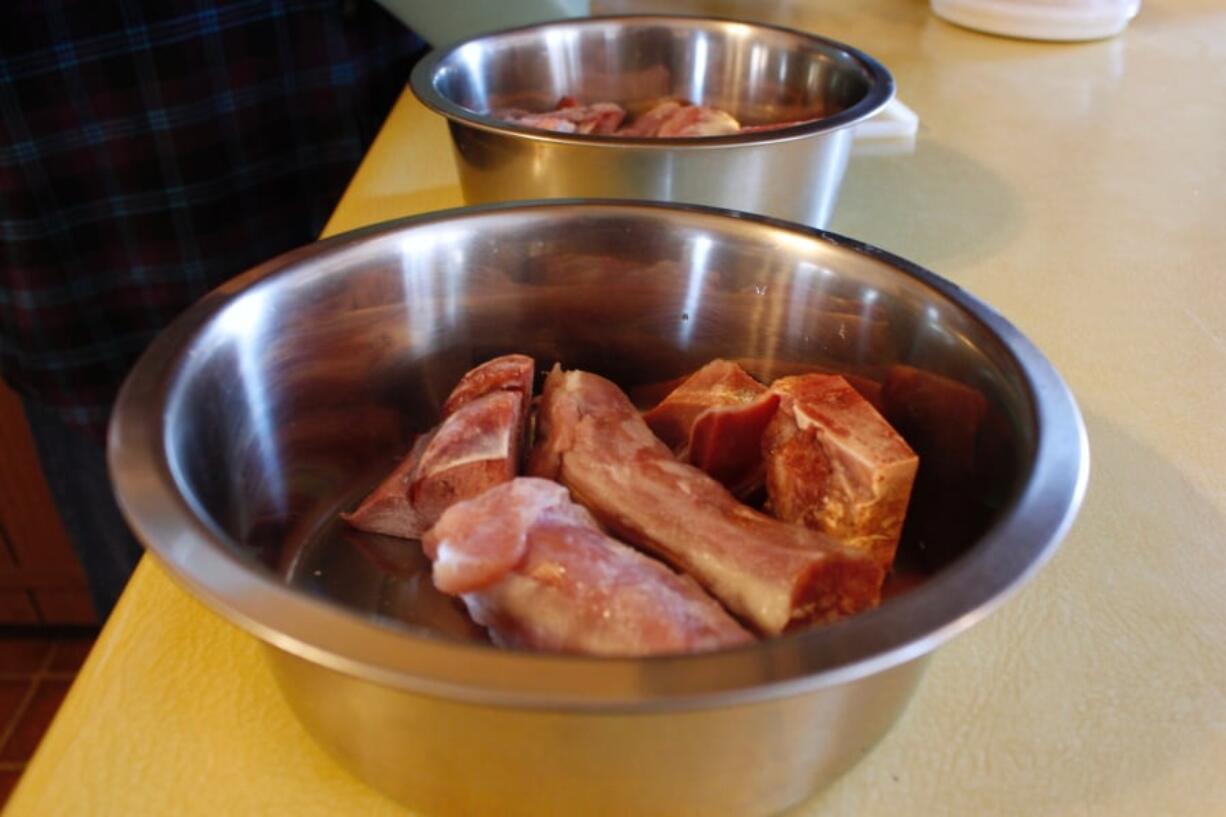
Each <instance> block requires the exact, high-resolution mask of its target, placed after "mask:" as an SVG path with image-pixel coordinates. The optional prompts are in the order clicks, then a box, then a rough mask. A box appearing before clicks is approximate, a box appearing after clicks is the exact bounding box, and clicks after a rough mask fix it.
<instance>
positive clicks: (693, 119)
mask: <svg viewBox="0 0 1226 817" xmlns="http://www.w3.org/2000/svg"><path fill="white" fill-rule="evenodd" d="M490 115H491V116H493V117H495V118H497V119H502V120H504V121H506V122H511V123H513V124H516V125H525V126H527V127H530V128H541V129H542V130H551V131H554V132H556V133H594V134H605V135H608V134H614V135H617V136H641V137H659V138H675V137H695V136H726V135H728V134H733V133H738V132H739V131H740V130H741V124H740V123H739V122H737V121H736V119H735V118H734V117H733V116H732V115H731V114H729V113H727V112H726V111H721V110H719V109H718V108H712V107H710V106H707V105H694V104H691V103H689V102H686V101H684V100H679V99H663V100H660V101H658V102H656V103H655V104H654V105H652V106H651V107H650V108H649V109H648V110H647V111H645V112H644V113H643V114H641V115H640V116H637V117H635V118H634V121H632V122H629V123H626V124H623V123H625V119H626V109H625V108H623V107H622V106H621V105H618V104H617V103H614V102H595V103H593V104H591V105H580V104H578V102H576V101H575V99H574V98H572V97H569V96H564V97H562V98H561V99H560V100H558V104H557V106H556V107H555V108H554V109H553V110H552V111H543V112H534V111H525V110H520V109H518V108H504V109H501V110H495V111H492V112H491V114H490Z"/></svg>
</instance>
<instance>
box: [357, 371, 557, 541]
mask: <svg viewBox="0 0 1226 817" xmlns="http://www.w3.org/2000/svg"><path fill="white" fill-rule="evenodd" d="M534 371H535V364H534V363H533V361H532V358H530V357H527V356H525V355H504V356H502V357H498V358H494V359H493V360H490V361H488V362H486V363H484V364H482V365H481V366H478V367H476V368H475V369H472V370H471V371H469V372H468V373H467V374H465V375H464V377H463V378H461V380H460V382H459V383H458V384H457V385H456V387H455V389H453V390H452V392H451V395H450V396H449V397H448V399H447V401H446V402H445V403H444V406H443V415H444V419H443V421H442V422H441V423H440V424H439V425H438V426H437V427H435V428H434V429H432V430H431V431H429V432H427V433H426V434H423V435H421V436H420V437H418V438H417V440H416V441H415V442H414V444H413V447H412V449H411V450H410V452H409V454H408V456H406V457H405V458H404V460H402V461H401V463H400V464H399V465H398V466H397V467H396V468H395V470H393V471H392V473H391V474H390V475H389V476H388V477H386V478H385V479H384V480H383V482H381V483H380V484H379V485H378V487H376V488H375V490H374V491H372V492H371V493H370V495H369V496H367V497H366V499H364V500H363V501H362V503H361V505H359V506H358V508H357V509H356V510H355V511H354V512H353V513H348V514H341V518H342V519H344V520H345V521H346V522H348V523H349V524H350V525H352V526H353V527H355V528H358V529H359V530H364V531H368V532H371V533H382V534H386V535H389V536H399V537H402V538H405V539H417V538H419V537H420V536H421V535H422V534H423V533H425V532H426V530H427V529H429V527H430V526H431V525H433V524H434V522H435V521H436V520H437V519H438V517H439V516H440V515H441V514H442V513H443V511H445V510H446V509H447V508H448V507H449V506H450V505H452V504H453V503H455V502H457V501H459V500H462V499H467V498H469V497H472V496H476V495H477V494H479V493H481V492H482V491H485V490H486V489H487V488H490V487H492V486H494V485H497V484H499V483H502V482H506V481H508V480H510V479H513V478H514V477H515V476H516V475H517V474H518V471H519V463H520V459H521V452H522V449H523V439H524V429H525V426H526V423H527V417H528V407H529V405H530V402H531V399H532V381H533V375H534Z"/></svg>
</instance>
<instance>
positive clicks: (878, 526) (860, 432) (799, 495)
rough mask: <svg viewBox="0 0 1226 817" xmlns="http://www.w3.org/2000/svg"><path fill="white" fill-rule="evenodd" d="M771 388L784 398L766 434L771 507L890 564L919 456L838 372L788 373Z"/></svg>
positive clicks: (785, 517)
mask: <svg viewBox="0 0 1226 817" xmlns="http://www.w3.org/2000/svg"><path fill="white" fill-rule="evenodd" d="M771 391H772V392H773V393H775V394H777V395H779V396H780V398H781V402H780V404H779V411H778V412H777V413H776V414H775V417H774V419H773V420H772V421H771V423H770V425H769V426H768V427H767V429H766V433H765V434H764V435H763V438H762V452H763V459H764V460H765V466H766V491H767V496H768V503H769V508H770V510H771V512H772V513H773V514H774V515H775V516H776V517H778V518H779V519H782V520H785V521H787V522H796V523H799V524H803V525H806V526H808V527H810V528H812V529H813V530H818V531H821V532H823V533H826V534H828V535H830V536H832V537H834V538H836V539H838V540H839V541H841V542H843V543H844V544H846V545H849V546H851V547H855V548H858V549H862V550H864V551H865V552H867V553H870V554H872V556H873V557H874V558H875V559H876V560H877V562H878V563H879V564H880V565H881V567H882V569H883V570H888V569H889V568H890V565H891V564H892V563H893V561H894V553H895V551H896V550H897V549H898V538H899V535H900V534H901V533H902V523H903V518H904V516H905V515H906V512H907V502H908V500H909V498H910V496H911V488H912V485H913V483H914V481H915V472H916V468H917V467H918V465H919V458H918V457H917V456H916V455H915V452H914V451H912V450H911V448H910V446H908V445H907V443H906V441H905V440H903V438H902V437H900V436H899V435H898V432H896V431H895V430H894V429H893V428H891V427H890V424H889V423H887V422H886V421H885V419H884V418H883V417H882V416H881V415H880V414H878V413H877V411H876V410H875V409H874V408H873V407H872V405H870V404H869V402H868V401H867V400H865V399H864V397H862V396H861V395H860V394H859V393H858V392H857V391H856V389H854V388H853V387H852V386H851V385H850V384H849V383H848V382H847V381H846V380H845V379H843V378H842V377H840V376H839V375H828V374H808V375H800V376H797V377H783V378H780V379H778V380H776V381H775V382H774V383H772V384H771Z"/></svg>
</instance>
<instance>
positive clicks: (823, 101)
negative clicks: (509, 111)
mask: <svg viewBox="0 0 1226 817" xmlns="http://www.w3.org/2000/svg"><path fill="white" fill-rule="evenodd" d="M411 85H412V88H413V92H414V93H415V94H416V95H417V97H418V98H419V99H420V100H421V101H422V102H423V103H424V104H425V105H427V106H428V107H430V108H432V109H433V110H434V111H436V112H438V113H440V114H442V115H443V116H444V117H446V118H447V122H448V125H449V127H450V129H451V138H452V143H453V146H454V149H455V157H456V165H457V167H458V168H459V175H460V184H461V186H462V187H463V191H464V198H465V200H466V201H467V202H468V203H470V204H480V203H488V202H497V201H509V200H522V199H541V198H567V197H578V196H588V197H602V198H618V199H646V200H653V201H668V202H682V203H690V204H709V205H714V206H718V207H726V208H729V209H736V210H744V211H749V212H754V213H760V214H763V215H768V216H774V217H777V218H784V219H788V220H790V221H795V222H799V223H803V224H808V225H812V226H815V227H823V226H825V225H826V224H827V223H828V222H829V220H830V216H831V213H832V211H833V208H834V204H835V201H836V198H837V195H838V189H839V185H840V184H841V182H842V180H843V173H844V171H845V170H846V167H847V158H848V154H849V151H850V148H851V142H852V139H853V136H854V127H853V126H854V125H855V124H856V123H857V122H860V121H862V120H864V119H866V118H868V117H870V116H872V115H873V114H874V113H876V112H877V111H879V110H880V109H881V108H882V107H884V106H885V105H886V104H887V103H888V102H889V101H890V99H891V98H892V97H893V95H894V80H893V77H891V76H890V73H889V72H888V71H887V70H886V69H885V67H884V66H882V65H881V64H880V63H879V62H877V61H876V60H875V59H873V58H872V57H870V56H868V55H867V54H865V53H863V52H861V51H859V50H857V49H855V48H852V47H851V46H848V45H844V44H842V43H839V42H835V41H834V40H828V39H826V38H824V37H818V36H815V35H812V34H806V33H803V32H800V31H794V30H791V29H787V28H779V27H775V26H769V25H762V24H758V23H744V22H737V21H733V20H722V19H715V18H706V17H663V16H651V15H649V16H632V17H597V18H590V19H583V20H568V21H558V22H551V23H543V24H539V25H533V26H526V27H523V28H516V29H511V30H507V31H502V32H498V33H495V34H489V35H485V36H480V37H475V38H473V39H470V40H466V41H464V42H461V43H458V44H456V45H454V46H451V47H448V48H446V49H443V50H440V51H436V52H434V53H432V54H430V55H428V56H427V57H426V58H425V59H424V60H422V61H421V62H420V63H419V64H418V65H417V67H416V68H415V69H414V71H413V76H412V79H411ZM565 95H570V96H573V97H575V98H577V99H580V100H582V101H584V102H598V101H613V102H619V103H622V104H628V105H632V104H634V103H636V102H645V101H647V100H652V99H657V98H660V97H681V98H684V99H688V100H690V101H692V102H695V103H699V104H704V105H711V106H714V107H717V108H721V109H723V110H726V111H728V112H729V113H731V114H732V115H733V116H735V117H736V118H737V119H738V120H740V121H741V123H742V124H745V125H758V124H767V123H776V122H799V123H800V124H796V125H792V126H790V127H784V128H780V129H777V130H770V131H757V132H752V133H745V134H738V135H733V136H721V137H704V138H673V139H642V138H627V137H620V136H598V135H587V134H561V133H554V132H551V131H544V130H539V129H536V128H530V127H524V126H520V125H516V124H512V123H510V122H506V121H503V120H500V119H497V118H495V117H493V116H491V115H490V112H491V111H496V110H499V109H505V108H522V109H527V110H539V111H544V110H548V109H550V108H552V107H553V106H554V105H555V104H556V102H557V100H558V99H559V98H560V97H562V96H565Z"/></svg>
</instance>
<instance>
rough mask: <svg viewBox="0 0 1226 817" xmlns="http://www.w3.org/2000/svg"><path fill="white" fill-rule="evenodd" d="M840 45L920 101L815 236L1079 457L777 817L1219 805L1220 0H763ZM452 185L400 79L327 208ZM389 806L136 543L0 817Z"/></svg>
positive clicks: (342, 219) (361, 212)
mask: <svg viewBox="0 0 1226 817" xmlns="http://www.w3.org/2000/svg"><path fill="white" fill-rule="evenodd" d="M769 5H770V6H771V8H772V9H773V10H774V11H775V12H776V13H777V14H778V15H779V16H778V17H777V19H781V20H783V21H784V22H791V23H793V24H799V25H801V26H804V27H808V28H812V29H814V30H818V31H821V32H822V33H825V34H828V35H831V36H833V37H835V38H838V39H842V40H844V41H847V42H851V43H854V44H856V45H859V46H861V47H863V48H864V49H865V50H867V51H869V52H870V53H873V54H874V55H875V56H877V57H878V58H880V59H881V60H882V61H883V62H884V63H885V64H886V65H887V66H888V67H889V68H890V69H891V70H892V71H893V72H894V73H895V75H896V78H897V80H898V85H899V90H900V96H901V98H902V99H903V100H904V101H905V102H907V103H908V104H909V105H910V106H911V107H912V108H914V109H915V110H916V111H917V112H918V113H919V115H920V118H921V126H920V134H919V138H918V141H917V144H916V149H915V151H914V153H911V154H909V155H895V156H880V155H878V156H872V155H865V156H859V157H855V158H853V161H852V164H851V167H850V168H849V171H848V176H847V181H846V183H845V185H844V188H843V192H842V196H841V202H840V207H839V210H838V212H837V214H836V218H835V222H834V224H833V225H832V228H833V229H835V230H836V231H839V232H843V233H847V234H849V235H852V236H854V237H857V238H860V239H863V240H866V241H868V242H870V243H875V244H878V245H880V246H882V247H884V248H886V249H888V250H891V251H893V252H896V253H898V254H901V255H903V256H905V257H908V258H910V259H912V260H914V261H916V262H918V263H920V264H922V265H925V266H927V267H929V268H931V269H933V270H935V271H937V272H939V273H941V274H943V275H945V276H947V277H949V278H951V279H953V280H954V281H956V282H958V283H959V284H961V285H963V286H965V287H966V288H968V289H970V290H971V291H973V292H975V293H976V294H977V295H979V296H981V297H983V298H984V299H986V300H987V301H988V302H989V303H991V304H993V305H994V306H996V307H997V308H998V309H999V310H1001V311H1002V312H1003V313H1004V314H1005V315H1007V316H1008V317H1009V318H1011V319H1012V320H1013V321H1014V322H1015V323H1016V324H1017V325H1018V326H1019V327H1020V328H1021V329H1022V330H1023V331H1024V332H1026V333H1027V334H1028V335H1029V336H1030V337H1031V338H1032V339H1033V340H1034V341H1035V342H1036V343H1038V345H1039V346H1040V347H1041V348H1042V349H1043V350H1044V351H1045V352H1046V353H1047V355H1048V356H1049V357H1050V358H1051V360H1052V361H1053V362H1054V363H1055V364H1056V366H1057V367H1058V368H1059V369H1060V370H1061V372H1062V373H1063V374H1064V376H1065V377H1066V379H1067V380H1068V381H1069V383H1070V385H1071V386H1072V388H1073V390H1074V391H1075V392H1076V394H1077V396H1078V398H1079V400H1080V402H1081V406H1082V409H1083V411H1084V413H1085V417H1086V422H1087V425H1088V428H1089V435H1090V443H1091V449H1092V455H1093V466H1092V475H1091V480H1090V488H1089V493H1088V496H1087V498H1086V501H1085V505H1084V508H1083V511H1082V513H1081V516H1080V518H1079V521H1078V523H1077V525H1076V526H1075V528H1074V529H1073V531H1072V533H1071V534H1070V535H1069V537H1068V539H1067V540H1066V541H1065V543H1064V545H1063V547H1062V548H1061V550H1060V552H1059V553H1058V555H1057V556H1056V558H1055V559H1054V560H1053V561H1052V562H1051V563H1050V564H1049V565H1048V566H1047V567H1046V568H1045V569H1044V570H1043V571H1042V572H1041V573H1040V575H1039V576H1038V577H1037V578H1036V579H1035V580H1034V581H1033V582H1032V583H1031V584H1029V585H1028V586H1027V587H1026V589H1025V590H1024V591H1023V592H1022V593H1021V594H1019V595H1018V596H1017V597H1015V598H1014V599H1013V600H1011V601H1010V603H1009V604H1007V605H1005V606H1004V607H1003V608H1002V609H1001V610H999V611H998V612H997V613H996V614H994V615H993V616H991V617H990V618H989V619H988V620H987V621H985V622H984V623H982V624H981V625H979V626H977V627H975V628H974V629H972V630H971V631H970V632H969V633H967V634H966V635H964V636H962V637H960V638H958V639H957V640H955V641H954V642H953V643H952V644H950V645H948V646H947V647H945V648H943V649H942V650H941V651H940V652H938V654H937V655H936V656H935V658H934V659H933V661H932V662H931V666H930V670H929V672H928V674H927V676H926V678H925V680H924V681H923V683H922V685H921V687H920V690H919V692H918V694H917V696H916V698H915V700H914V702H913V703H912V705H911V707H910V709H909V710H908V711H907V713H906V714H905V715H904V716H903V718H902V720H901V721H900V722H899V723H898V725H897V727H896V728H895V729H894V730H893V732H891V733H890V734H889V735H888V736H887V737H886V739H885V740H884V741H883V742H882V743H881V744H880V745H879V746H878V747H877V749H876V750H875V751H874V752H873V753H872V754H871V755H870V756H869V757H868V758H867V759H866V760H865V761H864V762H863V763H861V764H860V765H859V766H858V767H856V768H855V769H853V770H852V771H851V772H850V773H849V774H847V775H846V776H845V777H844V778H842V779H841V780H840V781H839V782H837V783H836V784H834V785H833V786H832V787H830V788H828V789H827V790H825V791H824V792H822V793H821V794H819V795H818V796H817V797H816V798H814V799H813V800H812V801H810V802H809V803H807V804H806V805H804V806H802V807H800V808H798V809H797V810H796V811H795V812H794V814H795V815H796V817H801V815H810V816H811V817H816V816H817V815H822V817H842V816H844V815H846V816H850V815H857V817H872V815H889V816H890V817H907V815H936V814H940V815H987V814H1009V815H1036V817H1037V816H1038V815H1042V816H1043V817H1051V816H1052V815H1078V816H1079V817H1090V816H1095V817H1096V816H1098V815H1102V817H1107V816H1108V815H1109V816H1110V817H1125V816H1126V815H1146V817H1149V816H1150V815H1168V814H1169V815H1198V816H1200V815H1215V814H1216V815H1226V535H1224V534H1223V531H1226V476H1224V475H1226V467H1224V466H1223V463H1226V430H1224V429H1226V425H1224V424H1223V423H1222V422H1221V416H1222V415H1223V413H1224V411H1223V410H1226V286H1223V285H1222V284H1221V283H1220V280H1221V279H1222V278H1223V274H1224V273H1226V229H1223V220H1224V218H1226V7H1223V6H1222V3H1221V0H1165V1H1163V0H1155V1H1154V2H1150V0H1146V3H1145V4H1144V7H1143V9H1142V11H1141V13H1140V15H1139V17H1138V18H1137V19H1136V20H1135V21H1134V22H1133V23H1132V25H1131V26H1130V27H1129V28H1128V30H1127V31H1125V32H1124V34H1123V35H1121V36H1119V37H1117V38H1115V39H1112V40H1107V41H1102V42H1095V43H1085V44H1063V45H1062V44H1043V43H1031V42H1023V41H1015V40H1008V39H1001V38H996V37H990V36H987V35H982V34H977V33H974V32H970V31H966V30H962V29H959V28H955V27H953V26H951V25H948V24H946V23H944V22H942V21H940V20H938V19H937V18H935V17H933V16H932V15H931V14H930V13H929V11H928V9H927V6H926V5H925V4H923V3H921V2H918V0H868V2H853V0H844V1H843V2H832V1H831V0H826V1H825V2H813V3H808V4H800V3H792V4H788V3H776V4H769ZM459 203H460V196H459V192H458V190H457V188H456V187H455V176H454V171H453V169H452V164H451V157H450V155H449V151H448V147H447V142H446V132H445V129H444V127H443V125H442V123H441V122H440V121H439V120H437V119H436V118H434V117H433V116H431V115H429V114H427V113H426V112H425V111H424V110H423V109H422V108H421V107H420V106H418V105H417V104H416V103H415V102H414V100H413V99H412V98H411V97H410V96H409V95H407V94H406V95H405V96H404V97H403V98H402V99H401V101H400V103H399V104H398V105H397V107H396V109H395V110H394V111H393V113H392V115H391V117H390V118H389V120H388V122H387V124H386V126H385V127H384V129H383V132H382V134H381V135H380V137H379V139H378V141H377V142H376V144H375V145H374V147H373V148H372V149H371V151H370V153H369V155H368V157H367V159H366V161H365V163H364V164H363V165H362V168H361V170H360V171H359V172H358V174H357V175H356V176H355V178H354V180H353V183H352V185H351V186H350V188H349V191H348V192H347V193H346V195H345V197H344V199H343V201H342V202H341V204H340V206H339V207H338V209H337V211H336V214H335V216H334V217H333V219H332V221H331V223H330V224H329V226H328V232H338V231H342V230H346V229H349V228H352V227H357V226H359V225H362V224H366V223H369V222H373V221H377V220H382V219H386V218H390V217H393V216H399V215H403V214H407V213H412V212H417V211H421V210H427V209H434V208H438V207H444V206H451V205H455V204H459ZM6 814H7V815H8V817H34V816H37V817H49V816H50V815H61V814H62V815H83V814H89V815H110V814H115V815H146V814H156V815H161V814H175V815H193V814H201V815H206V814H207V815H220V814H226V815H228V814H243V815H246V814H292V815H295V817H310V815H338V814H355V815H356V814H362V815H380V814H386V815H401V814H406V812H405V811H404V810H403V809H401V808H399V807H398V806H396V805H395V804H393V803H391V802H390V801H388V800H386V799H385V798H383V797H382V796H381V795H379V794H377V793H375V792H373V791H371V790H370V789H368V788H366V787H365V786H364V785H363V784H361V783H359V782H358V781H356V780H355V779H354V778H352V777H350V776H349V774H348V773H346V772H345V771H344V770H342V769H341V768H340V767H338V766H337V765H336V764H335V763H334V762H333V761H332V760H331V759H330V758H329V757H328V756H327V755H326V754H325V753H324V752H323V751H322V750H321V749H319V748H318V747H317V746H316V745H315V744H314V743H313V742H312V741H311V739H310V738H308V737H307V735H306V733H305V732H304V731H303V730H302V729H301V727H299V725H298V724H297V722H296V721H295V720H294V717H293V716H292V714H291V713H290V711H289V709H288V708H287V706H286V705H285V704H284V703H283V701H282V699H281V697H280V695H279V693H278V692H277V689H276V687H275V685H274V682H273V679H272V677H271V675H270V673H269V671H268V669H267V668H266V666H265V664H264V661H263V658H262V655H261V652H260V650H259V648H258V646H257V644H256V643H255V642H254V641H253V640H252V639H251V638H249V637H248V636H246V635H244V634H243V633H241V632H240V631H238V630H237V629H235V628H234V627H232V626H231V625H229V624H227V623H225V622H223V621H222V620H221V619H220V618H218V617H216V616H215V615H213V614H211V613H210V612H208V611H206V610H205V609H204V608H203V607H202V606H200V605H199V604H197V603H196V602H195V601H194V600H193V599H192V598H191V597H189V596H188V595H187V594H186V593H184V592H183V591H181V590H180V589H178V587H177V586H176V585H175V584H173V583H172V582H171V581H170V580H169V579H168V578H167V577H166V575H165V574H164V573H163V572H162V571H161V569H160V568H159V567H158V566H157V565H156V564H154V563H152V562H151V561H150V560H148V559H146V560H145V561H144V562H143V563H142V565H141V566H140V568H139V570H138V571H137V573H136V575H135V577H134V578H133V579H132V582H131V584H130V585H129V587H128V589H127V591H126V593H125V594H124V596H123V598H122V600H121V602H120V605H119V607H118V609H117V610H116V612H115V614H114V616H113V617H112V618H111V619H110V621H109V622H108V623H107V625H106V628H105V630H104V631H103V633H102V636H101V637H100V639H99V640H98V643H97V646H96V648H95V649H94V651H93V653H92V654H91V656H90V658H89V660H88V661H87V663H86V665H85V667H84V670H83V671H82V673H81V675H80V677H79V678H78V679H77V682H76V683H75V685H74V686H73V688H72V691H71V692H70V694H69V696H68V698H67V700H66V702H65V704H64V707H63V709H62V710H61V711H60V713H59V715H58V717H57V718H56V720H55V722H54V724H53V725H52V727H51V729H50V731H49V732H48V734H47V737H46V739H45V741H44V742H43V744H42V746H41V747H40V749H39V750H38V753H37V754H36V756H35V757H34V759H33V761H32V762H31V764H30V766H29V769H28V771H27V773H26V775H25V777H24V778H23V780H22V782H21V783H20V785H19V786H18V788H17V791H16V792H15V793H14V796H13V798H12V800H11V801H10V804H9V807H8V809H7V811H6Z"/></svg>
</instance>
